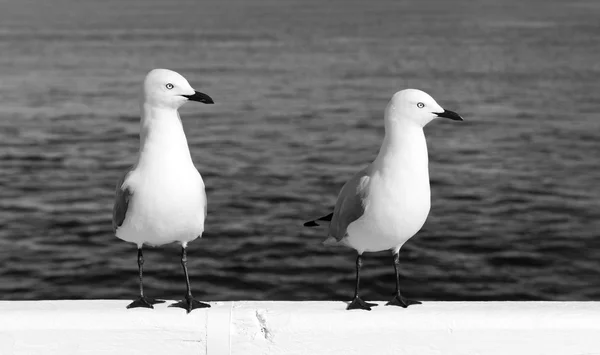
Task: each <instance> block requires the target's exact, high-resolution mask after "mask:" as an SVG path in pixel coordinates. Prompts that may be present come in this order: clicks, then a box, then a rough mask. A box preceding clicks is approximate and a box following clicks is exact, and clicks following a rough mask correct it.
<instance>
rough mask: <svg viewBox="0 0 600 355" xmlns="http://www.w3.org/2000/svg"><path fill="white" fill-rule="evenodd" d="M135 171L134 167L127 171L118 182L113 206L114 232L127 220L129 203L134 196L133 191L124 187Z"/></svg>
mask: <svg viewBox="0 0 600 355" xmlns="http://www.w3.org/2000/svg"><path fill="white" fill-rule="evenodd" d="M131 170H133V167H131V168H129V169H127V171H126V172H125V174H123V176H122V177H121V178H120V179H119V181H118V182H117V188H116V190H115V205H114V206H113V219H112V225H113V230H114V231H116V230H117V228H119V227H120V226H121V225H122V224H123V221H124V220H125V216H126V215H127V207H128V206H129V201H130V200H131V197H132V196H133V195H132V193H131V190H130V189H129V188H128V187H123V183H124V182H125V179H126V178H127V175H129V173H130V172H131Z"/></svg>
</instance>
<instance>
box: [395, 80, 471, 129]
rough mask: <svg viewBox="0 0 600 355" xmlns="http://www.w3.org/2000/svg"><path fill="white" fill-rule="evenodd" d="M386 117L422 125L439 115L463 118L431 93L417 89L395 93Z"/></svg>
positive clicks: (457, 119) (449, 117) (458, 119)
mask: <svg viewBox="0 0 600 355" xmlns="http://www.w3.org/2000/svg"><path fill="white" fill-rule="evenodd" d="M386 117H387V120H391V121H411V122H413V123H416V124H417V125H419V126H421V127H425V125H426V124H428V123H429V122H431V121H432V120H433V119H434V118H437V117H444V118H448V119H451V120H455V121H462V120H463V118H462V117H460V115H459V114H458V113H456V112H453V111H448V110H445V109H443V108H442V106H440V105H439V104H438V103H437V102H435V100H434V99H433V97H431V96H429V94H427V93H426V92H424V91H421V90H416V89H406V90H402V91H398V92H397V93H395V94H394V96H392V99H391V100H390V103H389V105H388V107H387V112H386Z"/></svg>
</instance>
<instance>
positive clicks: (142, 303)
mask: <svg viewBox="0 0 600 355" xmlns="http://www.w3.org/2000/svg"><path fill="white" fill-rule="evenodd" d="M138 270H139V272H140V298H138V299H137V300H135V301H133V302H131V303H130V304H129V305H128V306H127V308H137V307H143V308H154V307H152V305H153V304H157V303H163V302H164V301H159V300H155V299H152V298H146V297H144V281H143V275H144V253H143V252H142V247H138Z"/></svg>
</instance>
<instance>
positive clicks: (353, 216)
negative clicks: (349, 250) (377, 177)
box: [329, 167, 371, 241]
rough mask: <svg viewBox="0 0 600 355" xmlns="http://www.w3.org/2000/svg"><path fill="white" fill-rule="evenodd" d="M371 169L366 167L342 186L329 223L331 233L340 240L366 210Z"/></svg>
mask: <svg viewBox="0 0 600 355" xmlns="http://www.w3.org/2000/svg"><path fill="white" fill-rule="evenodd" d="M369 171H370V169H369V168H368V167H367V168H364V169H363V170H361V171H359V172H358V173H357V174H355V175H354V176H353V177H352V178H351V179H350V180H348V182H347V183H346V184H345V185H344V187H342V190H341V191H340V194H339V195H338V199H337V202H336V204H335V209H334V210H333V217H332V219H331V223H330V224H329V235H330V236H332V237H334V238H335V239H336V240H338V241H340V240H342V239H343V238H344V237H345V236H346V231H347V229H348V226H349V225H350V223H352V222H354V221H356V220H357V219H359V218H360V217H361V216H362V215H363V214H364V212H365V207H366V206H365V199H366V197H367V194H368V191H369V182H370V180H371V177H370V175H369Z"/></svg>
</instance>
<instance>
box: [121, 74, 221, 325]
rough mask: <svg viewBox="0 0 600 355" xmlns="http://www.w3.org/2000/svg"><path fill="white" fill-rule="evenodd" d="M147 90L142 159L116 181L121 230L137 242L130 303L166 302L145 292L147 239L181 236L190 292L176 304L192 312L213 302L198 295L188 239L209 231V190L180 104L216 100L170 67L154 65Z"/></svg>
mask: <svg viewBox="0 0 600 355" xmlns="http://www.w3.org/2000/svg"><path fill="white" fill-rule="evenodd" d="M143 91H144V95H143V98H142V103H141V113H142V119H141V130H140V151H139V155H138V159H137V162H136V163H135V165H133V166H132V167H131V168H130V169H128V170H127V171H126V172H125V174H124V175H123V177H121V179H120V180H119V182H118V183H117V189H116V196H115V204H114V208H113V228H114V230H115V234H116V236H117V237H118V238H120V239H122V240H124V241H126V242H130V243H135V244H136V245H137V247H138V268H139V277H140V298H139V299H137V300H135V301H133V302H132V303H131V304H130V305H128V306H127V308H135V307H145V308H154V307H153V306H152V305H153V304H155V303H160V302H164V301H157V300H154V299H151V298H147V297H144V288H143V282H142V274H143V265H144V257H143V253H142V247H143V246H144V244H146V245H151V246H158V245H163V244H168V243H173V242H178V243H181V265H182V266H183V272H184V274H185V282H186V286H187V293H186V295H185V299H184V300H182V301H180V302H177V303H175V304H173V305H171V306H172V307H181V308H184V309H186V310H187V312H188V313H189V312H191V311H192V310H193V309H196V308H205V307H210V305H208V304H206V303H202V302H199V301H197V300H195V299H194V298H193V296H192V291H191V289H190V280H189V276H188V271H187V264H186V263H187V255H186V254H187V253H186V248H187V244H188V242H190V241H192V240H194V239H196V238H198V237H201V236H202V232H203V231H204V219H205V218H206V193H205V192H204V182H203V181H202V177H201V176H200V174H199V173H198V170H196V167H195V166H194V163H193V162H192V157H191V156H190V150H189V147H188V144H187V139H186V137H185V133H184V132H183V126H182V124H181V119H180V118H179V113H178V112H177V109H178V108H179V107H180V106H181V105H183V104H185V103H186V102H188V101H197V102H202V103H205V104H212V103H214V102H213V100H212V99H211V98H210V96H208V95H206V94H203V93H201V92H198V91H195V90H194V89H192V87H191V86H190V84H189V83H188V81H187V80H186V79H185V78H184V77H183V76H181V75H180V74H178V73H176V72H174V71H171V70H167V69H154V70H152V71H150V72H149V73H148V75H147V76H146V79H145V81H144V87H143Z"/></svg>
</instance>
